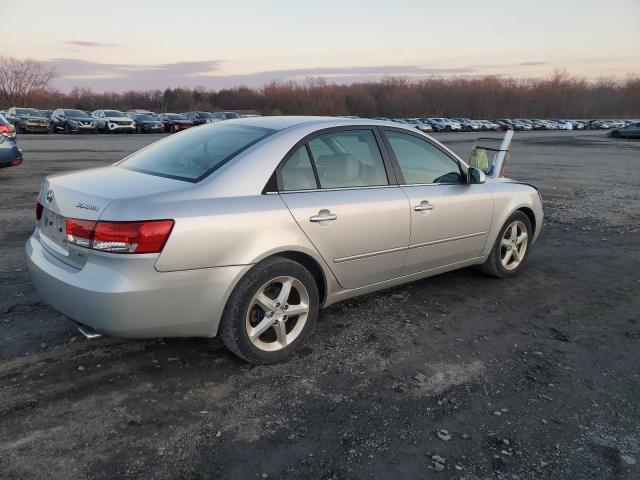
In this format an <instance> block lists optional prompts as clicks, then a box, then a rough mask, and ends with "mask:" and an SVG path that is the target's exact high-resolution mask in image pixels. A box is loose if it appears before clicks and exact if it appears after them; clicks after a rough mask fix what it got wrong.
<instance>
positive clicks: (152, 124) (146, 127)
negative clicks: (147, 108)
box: [128, 113, 164, 133]
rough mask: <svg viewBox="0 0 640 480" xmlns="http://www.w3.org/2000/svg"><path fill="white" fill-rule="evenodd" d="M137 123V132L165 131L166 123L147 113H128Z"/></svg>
mask: <svg viewBox="0 0 640 480" xmlns="http://www.w3.org/2000/svg"><path fill="white" fill-rule="evenodd" d="M128 116H129V118H132V119H133V121H134V122H135V124H136V133H164V124H163V123H162V122H161V121H160V120H158V119H157V118H155V117H152V116H151V115H147V114H146V113H133V114H130V115H128Z"/></svg>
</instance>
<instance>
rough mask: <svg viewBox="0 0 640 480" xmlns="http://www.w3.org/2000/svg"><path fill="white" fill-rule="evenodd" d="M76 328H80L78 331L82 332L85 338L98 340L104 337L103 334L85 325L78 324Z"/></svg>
mask: <svg viewBox="0 0 640 480" xmlns="http://www.w3.org/2000/svg"><path fill="white" fill-rule="evenodd" d="M78 330H80V333H81V334H83V335H84V337H85V338H86V339H87V340H99V339H100V338H102V337H104V335H102V334H101V333H99V332H96V331H95V330H94V329H93V328H91V327H87V326H86V325H78Z"/></svg>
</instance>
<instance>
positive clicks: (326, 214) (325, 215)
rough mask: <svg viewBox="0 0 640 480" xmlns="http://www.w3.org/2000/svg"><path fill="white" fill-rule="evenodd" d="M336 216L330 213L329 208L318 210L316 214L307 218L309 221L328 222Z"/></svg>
mask: <svg viewBox="0 0 640 480" xmlns="http://www.w3.org/2000/svg"><path fill="white" fill-rule="evenodd" d="M336 218H338V216H337V215H336V214H335V213H331V212H330V211H329V210H326V209H323V210H320V211H319V212H318V214H317V215H314V216H312V217H311V218H309V221H310V222H329V221H331V220H335V219H336Z"/></svg>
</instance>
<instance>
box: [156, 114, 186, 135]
mask: <svg viewBox="0 0 640 480" xmlns="http://www.w3.org/2000/svg"><path fill="white" fill-rule="evenodd" d="M158 120H160V121H161V122H162V124H163V125H164V131H165V132H169V133H177V132H180V131H182V130H186V129H187V128H191V127H193V122H192V121H191V120H187V119H186V118H185V117H184V115H181V114H179V113H161V114H160V115H158Z"/></svg>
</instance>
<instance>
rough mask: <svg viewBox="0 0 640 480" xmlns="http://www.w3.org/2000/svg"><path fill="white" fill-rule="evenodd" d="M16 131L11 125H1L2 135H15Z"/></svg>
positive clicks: (0, 131)
mask: <svg viewBox="0 0 640 480" xmlns="http://www.w3.org/2000/svg"><path fill="white" fill-rule="evenodd" d="M14 130H15V128H13V125H11V124H0V133H13V132H14Z"/></svg>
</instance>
